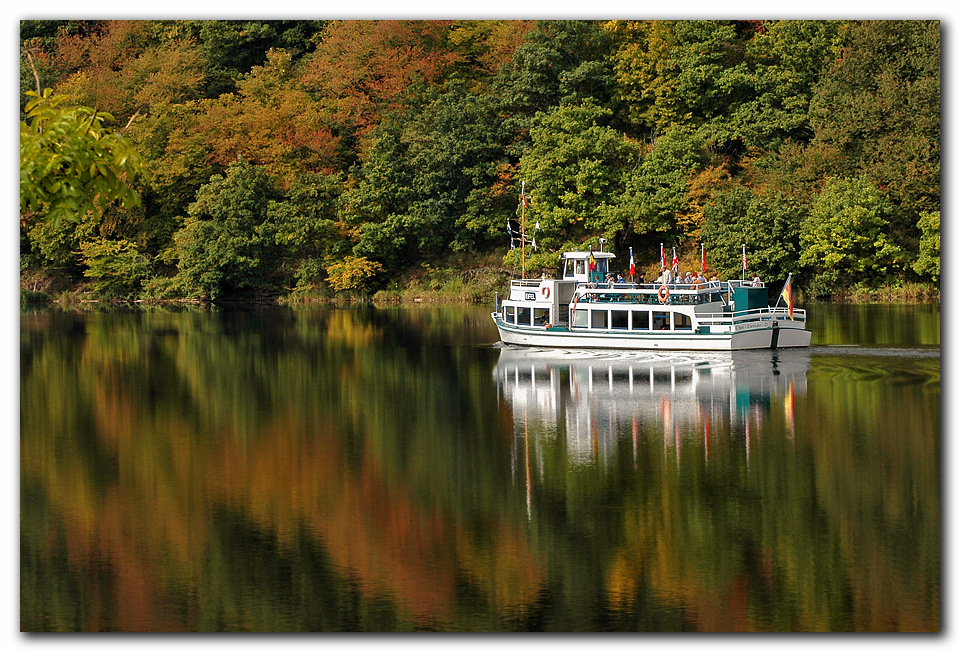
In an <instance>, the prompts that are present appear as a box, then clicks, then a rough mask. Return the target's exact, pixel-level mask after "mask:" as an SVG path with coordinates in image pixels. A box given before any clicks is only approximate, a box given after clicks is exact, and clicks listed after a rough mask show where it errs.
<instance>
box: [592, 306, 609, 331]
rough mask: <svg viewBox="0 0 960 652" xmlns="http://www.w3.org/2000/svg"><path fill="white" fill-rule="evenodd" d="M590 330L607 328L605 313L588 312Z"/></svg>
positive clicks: (604, 311)
mask: <svg viewBox="0 0 960 652" xmlns="http://www.w3.org/2000/svg"><path fill="white" fill-rule="evenodd" d="M590 328H607V311H606V310H591V311H590Z"/></svg>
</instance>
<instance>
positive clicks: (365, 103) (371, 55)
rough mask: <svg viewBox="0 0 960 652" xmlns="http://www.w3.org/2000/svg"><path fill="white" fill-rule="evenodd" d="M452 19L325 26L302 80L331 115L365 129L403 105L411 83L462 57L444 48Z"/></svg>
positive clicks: (434, 76)
mask: <svg viewBox="0 0 960 652" xmlns="http://www.w3.org/2000/svg"><path fill="white" fill-rule="evenodd" d="M450 25H451V21H439V20H435V21H421V20H412V21H411V20H403V21H400V20H339V21H334V22H333V23H331V25H330V26H329V27H328V28H327V30H326V32H325V33H324V35H323V40H322V41H321V42H320V44H319V45H318V46H317V50H316V52H315V53H314V56H313V57H312V58H311V60H310V61H309V62H308V63H307V65H306V68H305V70H304V73H303V76H302V78H301V81H302V82H303V84H304V85H305V86H306V87H307V88H308V89H310V90H312V91H315V92H317V93H319V95H320V97H321V102H322V103H323V104H324V105H325V106H328V107H330V109H331V111H332V113H333V116H332V117H333V118H334V119H335V120H336V121H337V122H339V123H341V124H344V125H347V126H352V127H356V128H358V130H359V132H360V133H364V132H366V131H368V130H369V129H370V128H372V127H373V125H374V124H375V123H376V122H377V119H378V117H379V115H380V114H381V113H382V112H383V111H385V110H390V109H397V108H399V107H400V106H401V100H402V98H403V96H404V94H405V93H406V92H407V89H408V88H409V87H410V85H411V84H413V83H414V82H417V81H422V82H425V83H427V84H431V83H434V82H436V81H437V80H439V79H440V78H441V77H442V75H443V74H444V72H445V71H446V70H447V69H449V67H450V66H452V65H453V64H454V63H456V62H457V61H458V60H459V59H460V56H459V55H458V54H456V53H453V52H450V51H447V50H445V49H444V48H443V47H441V46H442V45H443V42H444V39H445V37H446V34H447V32H448V30H449V28H450Z"/></svg>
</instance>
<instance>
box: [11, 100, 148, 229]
mask: <svg viewBox="0 0 960 652" xmlns="http://www.w3.org/2000/svg"><path fill="white" fill-rule="evenodd" d="M29 94H30V95H31V96H32V97H34V98H35V99H34V100H32V101H31V102H29V103H28V104H27V117H28V119H29V121H30V122H29V124H28V123H26V122H21V123H20V215H21V220H22V221H23V220H27V219H29V217H30V216H31V215H32V214H35V213H43V214H44V215H45V219H47V220H50V221H51V222H53V223H54V224H55V225H57V224H59V223H60V221H61V220H64V219H66V220H69V221H72V222H77V221H79V220H80V219H81V217H82V216H83V215H84V214H85V213H86V212H87V211H93V210H99V211H101V212H102V211H103V210H104V209H105V208H106V207H107V205H108V204H109V203H110V202H113V201H119V202H120V203H121V204H123V205H124V206H137V205H139V203H140V197H139V195H138V194H137V193H136V191H135V190H134V188H133V186H132V181H133V180H134V179H135V178H136V177H138V176H140V175H142V174H143V164H142V161H141V159H140V155H139V154H138V153H137V152H136V150H135V149H134V148H133V147H132V146H131V145H130V143H129V141H127V139H126V138H125V137H124V136H123V135H122V134H121V133H119V132H116V131H114V130H112V129H110V128H109V127H106V126H105V125H104V123H105V122H108V121H111V120H112V119H113V118H112V116H110V114H108V113H103V112H98V111H94V110H93V109H90V108H88V107H83V106H80V107H69V106H61V105H62V104H64V100H65V99H66V98H64V97H63V96H61V95H54V94H53V91H51V90H50V89H46V90H44V91H43V93H42V94H37V93H33V92H32V91H31V92H30V93H29Z"/></svg>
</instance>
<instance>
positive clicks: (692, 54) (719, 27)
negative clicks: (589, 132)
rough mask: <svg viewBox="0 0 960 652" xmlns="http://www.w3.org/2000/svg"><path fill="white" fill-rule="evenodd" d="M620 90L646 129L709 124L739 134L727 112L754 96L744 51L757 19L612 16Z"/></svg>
mask: <svg viewBox="0 0 960 652" xmlns="http://www.w3.org/2000/svg"><path fill="white" fill-rule="evenodd" d="M609 29H610V31H611V32H613V33H615V34H616V35H617V40H618V49H617V51H616V54H615V55H614V61H615V63H614V67H615V70H616V74H617V85H618V88H619V91H620V97H621V98H622V99H623V100H624V101H625V102H626V103H627V105H628V106H629V111H628V115H629V118H630V120H631V122H632V123H633V124H634V125H635V128H636V129H637V130H638V131H639V132H642V133H645V132H647V131H649V130H653V129H655V130H657V131H665V130H667V129H669V128H670V127H674V126H686V127H701V126H705V125H709V126H710V127H711V130H712V131H713V132H714V133H715V134H716V137H717V138H719V139H720V140H721V141H725V140H730V139H732V138H734V137H735V136H737V134H736V133H734V131H733V130H732V129H731V126H730V124H729V121H728V119H727V116H729V115H730V114H731V112H732V110H733V107H735V106H737V105H738V104H739V103H741V102H743V101H746V100H749V99H750V98H751V97H752V94H753V91H752V85H751V83H750V75H749V66H748V64H747V62H746V61H745V51H746V46H747V43H748V42H749V40H750V39H751V38H752V37H753V35H754V34H755V33H756V29H757V26H756V25H755V24H752V23H749V22H738V21H715V20H680V21H650V22H639V23H619V22H617V23H613V24H611V25H610V26H609Z"/></svg>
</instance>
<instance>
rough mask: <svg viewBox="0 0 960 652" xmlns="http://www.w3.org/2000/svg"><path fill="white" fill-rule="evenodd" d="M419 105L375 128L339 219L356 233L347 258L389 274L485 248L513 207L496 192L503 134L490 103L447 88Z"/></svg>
mask: <svg viewBox="0 0 960 652" xmlns="http://www.w3.org/2000/svg"><path fill="white" fill-rule="evenodd" d="M422 102H423V103H422V105H420V106H412V107H411V108H410V109H409V110H408V111H407V112H405V113H404V114H396V115H393V116H391V117H389V118H387V119H385V120H384V122H383V124H382V125H381V126H380V127H379V128H378V129H376V130H375V131H374V133H373V134H372V144H371V147H370V150H369V152H368V154H367V160H366V161H365V162H364V164H363V166H362V167H361V168H360V170H359V174H358V175H357V177H358V183H357V185H356V187H355V188H352V189H351V190H349V191H348V192H347V193H346V194H345V195H344V206H345V208H344V215H345V217H346V219H348V220H349V221H350V222H351V223H353V224H355V225H357V226H358V228H359V232H360V238H359V241H358V243H357V246H356V248H355V251H354V253H355V254H356V255H357V256H361V257H367V258H370V259H372V260H377V261H379V262H381V263H383V264H385V265H386V267H387V268H388V269H390V270H391V271H396V270H401V269H404V268H405V267H406V266H409V265H411V264H414V263H415V262H416V261H418V260H425V259H435V258H436V257H438V256H440V255H443V254H444V253H446V252H448V251H450V250H451V249H453V250H458V251H460V250H464V249H467V248H470V247H472V246H474V245H477V244H483V243H485V242H486V241H487V240H488V239H489V238H490V237H492V236H493V235H494V234H497V235H499V234H500V233H502V228H503V224H504V221H503V220H504V218H505V216H506V215H507V214H508V213H507V211H508V210H512V206H513V203H512V202H511V203H510V208H509V209H508V208H506V207H505V205H504V202H505V201H506V200H505V199H504V197H503V196H502V195H500V194H498V193H497V191H496V184H497V182H498V173H499V170H500V169H501V167H502V166H503V164H504V163H505V160H504V159H505V155H504V146H505V142H506V132H505V130H504V128H503V125H502V122H501V120H500V119H499V117H498V115H497V112H496V102H495V100H494V98H493V97H491V96H490V95H487V94H482V95H474V94H473V93H471V92H469V90H468V89H467V88H466V86H465V85H464V84H459V83H452V84H451V85H450V87H449V88H448V89H447V91H446V92H445V93H443V94H437V93H435V92H427V93H426V94H425V95H424V96H423V98H422ZM513 200H514V201H515V197H514V198H513Z"/></svg>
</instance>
